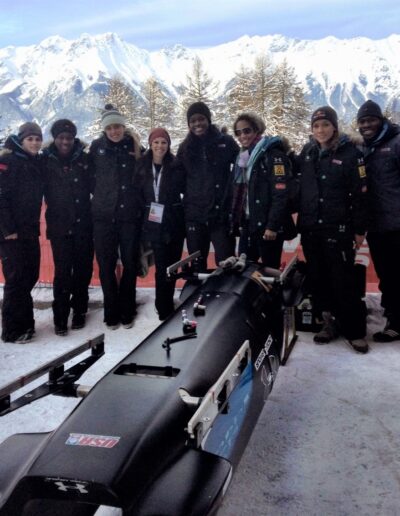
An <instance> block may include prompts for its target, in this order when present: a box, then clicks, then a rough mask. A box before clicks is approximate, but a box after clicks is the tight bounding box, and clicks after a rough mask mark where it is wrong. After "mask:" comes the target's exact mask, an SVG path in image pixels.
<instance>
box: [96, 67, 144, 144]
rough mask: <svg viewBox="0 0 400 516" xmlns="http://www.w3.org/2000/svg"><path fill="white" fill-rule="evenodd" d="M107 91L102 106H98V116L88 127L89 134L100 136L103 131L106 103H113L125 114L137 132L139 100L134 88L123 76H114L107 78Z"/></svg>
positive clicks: (129, 125) (102, 98) (128, 125)
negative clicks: (102, 121) (102, 123)
mask: <svg viewBox="0 0 400 516" xmlns="http://www.w3.org/2000/svg"><path fill="white" fill-rule="evenodd" d="M107 86H108V90H107V93H106V94H105V95H104V96H102V97H101V107H96V108H95V111H96V112H97V113H98V116H97V118H96V119H95V120H94V122H93V123H92V124H91V125H90V126H89V127H88V129H87V134H88V135H89V136H95V135H96V136H98V135H99V134H100V133H101V131H102V127H101V114H102V111H103V109H104V106H105V105H106V104H112V105H113V106H114V107H115V108H116V109H117V110H118V111H119V112H120V113H121V115H123V116H124V117H125V119H126V122H127V127H130V128H132V129H133V130H134V131H135V132H137V128H136V114H137V106H138V100H137V95H136V93H135V91H134V90H133V88H132V87H131V86H130V85H129V84H127V83H126V82H125V81H124V80H123V78H122V77H120V76H117V75H116V76H114V77H111V78H110V79H108V80H107Z"/></svg>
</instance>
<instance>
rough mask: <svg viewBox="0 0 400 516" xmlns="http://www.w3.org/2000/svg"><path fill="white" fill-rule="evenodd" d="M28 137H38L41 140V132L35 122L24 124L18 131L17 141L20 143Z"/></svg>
mask: <svg viewBox="0 0 400 516" xmlns="http://www.w3.org/2000/svg"><path fill="white" fill-rule="evenodd" d="M28 136H39V138H40V139H41V140H43V135H42V130H41V129H40V127H39V126H38V124H35V122H26V123H25V124H22V125H21V126H20V128H19V129H18V139H19V141H20V142H21V143H22V140H23V139H24V138H27V137H28Z"/></svg>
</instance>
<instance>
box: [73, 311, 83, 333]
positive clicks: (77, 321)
mask: <svg viewBox="0 0 400 516" xmlns="http://www.w3.org/2000/svg"><path fill="white" fill-rule="evenodd" d="M85 324H86V314H79V313H74V315H73V316H72V324H71V330H80V329H81V328H83V327H84V326H85Z"/></svg>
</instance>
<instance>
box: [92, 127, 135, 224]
mask: <svg viewBox="0 0 400 516" xmlns="http://www.w3.org/2000/svg"><path fill="white" fill-rule="evenodd" d="M89 155H90V161H91V170H93V174H94V175H93V179H94V180H93V184H92V192H93V198H92V215H93V222H97V221H99V222H100V221H103V222H116V221H120V222H136V223H138V224H141V223H142V215H143V204H142V202H141V195H140V184H139V183H138V181H137V178H136V161H137V159H139V158H140V147H139V144H138V143H137V142H136V140H135V139H134V138H133V136H131V135H130V134H128V133H127V134H126V135H125V136H124V138H123V139H122V140H121V141H120V142H118V143H113V142H111V141H110V140H109V139H108V138H107V137H106V136H105V135H103V136H101V137H100V138H98V139H97V140H94V141H93V142H92V144H91V146H90V151H89Z"/></svg>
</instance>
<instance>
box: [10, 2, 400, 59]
mask: <svg viewBox="0 0 400 516" xmlns="http://www.w3.org/2000/svg"><path fill="white" fill-rule="evenodd" d="M1 4H2V5H1V9H0V47H4V46H7V45H15V46H20V45H31V44H35V43H39V42H40V41H41V40H42V39H44V38H46V37H48V36H53V35H60V36H63V37H65V38H67V39H74V38H77V37H78V36H79V35H80V34H82V33H89V34H92V35H94V34H101V33H104V32H116V33H117V34H119V36H121V37H122V38H123V39H124V40H125V41H128V42H130V43H133V44H135V45H137V46H139V47H141V48H146V49H148V50H157V49H159V48H162V47H164V46H167V45H174V44H176V43H181V44H183V45H185V46H188V47H207V46H213V45H216V44H219V43H224V42H227V41H232V40H234V39H237V38H238V37H240V36H242V35H244V34H248V35H250V36H254V35H261V36H263V35H266V34H283V35H285V36H289V37H295V38H300V39H319V38H323V37H325V36H329V35H333V36H336V37H338V38H351V37H357V36H366V37H370V38H372V39H380V38H384V37H386V36H389V35H390V34H393V33H399V32H400V2H399V1H398V0H336V1H332V0H318V1H317V0H272V1H271V0H247V1H246V0H202V1H197V0H175V1H174V0H116V1H114V2H113V1H110V0H108V1H105V0H64V1H60V0H30V1H29V2H27V1H26V0H11V1H10V0H8V1H6V0H2V1H1Z"/></svg>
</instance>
